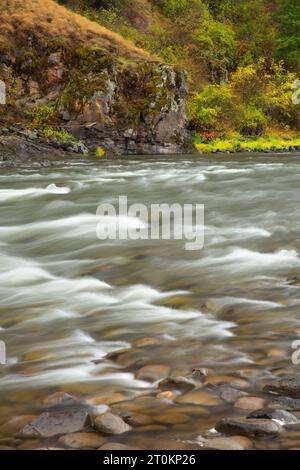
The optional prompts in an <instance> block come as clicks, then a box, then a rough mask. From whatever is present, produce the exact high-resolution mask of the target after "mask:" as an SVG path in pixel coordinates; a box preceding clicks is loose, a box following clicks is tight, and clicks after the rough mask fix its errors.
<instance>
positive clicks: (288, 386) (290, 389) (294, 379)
mask: <svg viewBox="0 0 300 470" xmlns="http://www.w3.org/2000/svg"><path fill="white" fill-rule="evenodd" d="M264 391H265V392H271V393H277V394H278V395H285V396H288V397H291V398H300V375H286V376H284V377H281V378H280V379H278V380H274V381H272V382H270V383H269V384H266V385H265V387H264Z"/></svg>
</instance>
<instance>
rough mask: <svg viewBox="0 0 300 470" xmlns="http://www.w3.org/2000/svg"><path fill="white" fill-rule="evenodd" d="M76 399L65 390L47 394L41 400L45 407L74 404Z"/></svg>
mask: <svg viewBox="0 0 300 470" xmlns="http://www.w3.org/2000/svg"><path fill="white" fill-rule="evenodd" d="M77 401H78V400H77V399H76V398H75V397H73V396H72V395H69V394H68V393H65V392H56V393H52V394H51V395H48V396H47V397H46V398H45V399H44V400H43V402H42V404H43V405H45V406H47V407H52V406H59V405H69V404H74V403H76V402H77Z"/></svg>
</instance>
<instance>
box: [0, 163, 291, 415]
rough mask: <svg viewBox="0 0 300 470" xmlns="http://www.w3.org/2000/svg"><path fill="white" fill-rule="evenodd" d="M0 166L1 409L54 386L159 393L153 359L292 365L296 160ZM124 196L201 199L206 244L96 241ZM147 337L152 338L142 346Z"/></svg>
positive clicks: (25, 403)
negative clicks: (102, 211) (104, 218)
mask: <svg viewBox="0 0 300 470" xmlns="http://www.w3.org/2000/svg"><path fill="white" fill-rule="evenodd" d="M0 170H1V173H0V203H1V205H0V217H1V219H0V220H1V227H0V257H1V258H0V259H1V265H0V299H1V302H0V327H1V330H0V338H1V340H4V341H5V342H6V345H7V356H8V357H7V361H8V363H7V365H6V366H5V367H1V369H0V374H1V403H2V405H1V407H0V413H1V415H4V414H9V415H11V414H14V413H16V412H24V411H25V410H26V412H27V411H28V410H31V409H34V406H35V405H34V403H33V402H34V397H38V396H42V395H43V394H45V393H47V392H50V391H52V390H57V389H63V390H67V391H75V392H77V393H93V392H95V391H98V392H99V391H105V390H109V391H122V392H124V393H125V394H126V393H127V394H128V395H130V394H137V395H138V394H139V393H142V392H145V391H151V389H152V387H153V385H152V383H149V382H147V381H144V380H141V379H139V378H138V377H137V376H136V371H137V370H138V369H140V368H141V367H142V366H144V365H147V364H160V365H165V366H168V367H169V368H170V371H171V373H175V374H186V373H188V372H189V371H190V370H191V369H192V368H194V367H208V368H211V369H213V371H214V372H215V373H216V374H217V373H218V374H220V373H222V374H223V375H225V374H235V373H237V372H240V371H241V370H243V369H249V368H250V369H251V368H252V369H253V370H257V371H258V372H260V373H262V374H263V373H266V372H267V371H271V372H272V371H275V370H277V369H280V368H282V367H284V368H285V370H288V369H289V368H291V370H295V367H294V366H292V364H291V361H290V356H291V343H292V341H294V340H295V339H297V338H299V334H300V314H299V305H300V296H299V292H300V291H299V286H297V283H290V282H288V279H290V278H293V277H295V276H298V275H299V268H300V258H299V252H300V246H299V244H300V241H299V240H300V237H299V234H300V205H299V198H298V190H299V185H300V161H299V157H296V156H293V157H290V156H280V157H278V156H268V157H246V156H241V157H240V158H232V157H230V158H227V157H224V158H221V157H220V158H218V159H217V158H215V159H209V160H208V159H207V160H205V159H200V158H192V157H181V158H178V157H176V158H162V159H160V158H155V159H154V158H153V159H149V158H147V159H136V160H134V159H131V160H118V161H102V162H101V163H98V162H96V163H95V162H93V161H91V162H90V161H76V162H63V163H60V164H57V165H55V166H53V167H51V168H43V167H40V166H35V167H32V166H30V165H29V164H28V165H23V166H20V167H19V168H18V169H5V168H2V169H1V167H0ZM120 195H127V196H128V203H129V204H132V203H135V202H139V203H143V204H146V205H148V206H149V205H150V204H154V203H162V202H164V203H168V204H172V203H175V202H177V203H180V204H191V203H193V204H196V203H198V204H205V222H206V225H205V247H204V249H203V250H201V251H197V252H195V251H192V252H188V251H185V250H184V243H185V242H184V240H177V241H166V240H164V241H156V240H153V241H150V240H143V241H140V240H138V241H132V240H128V241H124V240H123V241H119V240H116V241H111V240H110V241H99V240H98V239H97V238H96V224H97V217H96V210H97V206H98V205H99V204H100V203H104V202H108V203H111V204H116V206H117V204H118V198H119V196H120ZM145 337H150V338H152V339H153V341H152V343H151V344H150V345H149V346H148V347H146V348H139V347H136V346H135V344H137V340H139V339H142V338H145ZM123 350H125V351H124V353H123V354H118V352H122V351H123ZM293 367H294V369H293ZM258 372H257V373H258ZM209 419H211V417H210V418H207V421H209ZM215 419H216V418H215Z"/></svg>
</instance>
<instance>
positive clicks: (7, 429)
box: [0, 415, 36, 435]
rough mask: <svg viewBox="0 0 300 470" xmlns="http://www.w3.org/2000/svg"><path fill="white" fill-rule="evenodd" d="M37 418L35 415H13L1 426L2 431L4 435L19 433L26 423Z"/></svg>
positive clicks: (0, 430)
mask: <svg viewBox="0 0 300 470" xmlns="http://www.w3.org/2000/svg"><path fill="white" fill-rule="evenodd" d="M35 418H36V416H35V415H21V416H13V417H12V418H10V420H8V421H7V422H6V423H4V424H3V425H2V426H1V427H0V433H1V434H4V435H15V434H18V433H19V432H20V431H21V430H22V429H23V428H24V426H26V424H29V423H31V422H32V421H33V420H34V419H35Z"/></svg>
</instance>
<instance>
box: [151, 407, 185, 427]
mask: <svg viewBox="0 0 300 470" xmlns="http://www.w3.org/2000/svg"><path fill="white" fill-rule="evenodd" d="M154 420H155V421H156V422H157V423H160V424H183V423H187V422H188V421H190V420H191V417H190V416H188V415H185V414H183V413H178V412H176V411H174V410H170V411H165V412H164V413H160V414H158V415H157V416H155V417H154Z"/></svg>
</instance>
